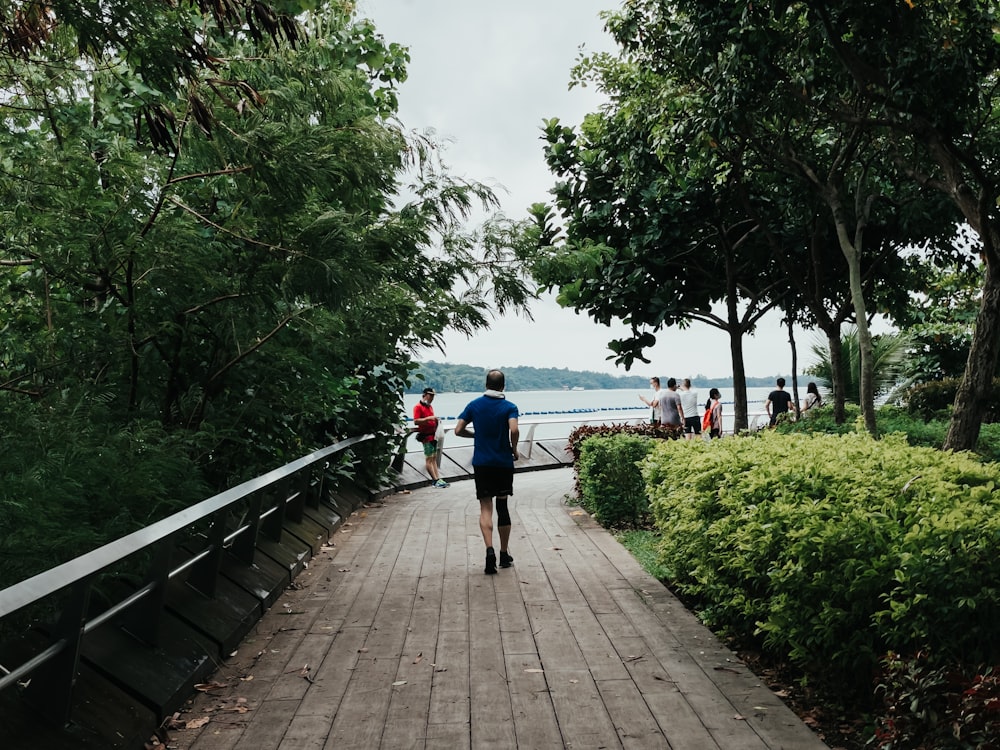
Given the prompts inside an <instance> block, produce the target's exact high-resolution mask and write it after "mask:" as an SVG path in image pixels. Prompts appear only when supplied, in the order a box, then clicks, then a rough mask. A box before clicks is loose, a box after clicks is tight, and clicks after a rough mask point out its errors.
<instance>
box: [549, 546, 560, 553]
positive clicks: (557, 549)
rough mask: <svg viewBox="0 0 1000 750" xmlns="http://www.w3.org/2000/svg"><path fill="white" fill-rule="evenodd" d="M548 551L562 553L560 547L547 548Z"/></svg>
mask: <svg viewBox="0 0 1000 750" xmlns="http://www.w3.org/2000/svg"><path fill="white" fill-rule="evenodd" d="M549 549H551V550H555V551H556V552H562V547H549Z"/></svg>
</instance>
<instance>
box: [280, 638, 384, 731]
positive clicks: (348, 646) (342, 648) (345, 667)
mask: <svg viewBox="0 0 1000 750" xmlns="http://www.w3.org/2000/svg"><path fill="white" fill-rule="evenodd" d="M367 638H368V629H367V628H345V629H343V630H341V631H340V632H339V633H337V634H336V635H335V636H334V639H333V642H332V643H331V644H330V650H329V652H328V653H327V655H326V658H325V659H323V662H322V663H321V664H320V665H319V667H318V668H317V669H316V672H315V673H314V674H313V677H312V680H313V681H312V683H311V684H310V685H309V690H308V691H307V692H306V694H305V695H304V696H303V698H302V701H301V703H300V704H299V708H298V712H297V716H300V717H302V716H309V717H315V718H316V719H318V720H319V722H320V723H323V722H325V723H326V727H327V730H329V727H330V724H332V723H333V717H334V716H335V715H336V713H337V710H338V709H339V707H340V703H341V701H342V700H343V698H344V694H345V693H346V692H347V686H348V684H350V681H351V676H352V675H353V674H354V668H355V667H356V666H357V663H358V659H359V658H360V657H361V654H360V650H361V649H362V648H363V647H364V642H365V640H366V639H367ZM325 736H326V735H325V734H324V737H325Z"/></svg>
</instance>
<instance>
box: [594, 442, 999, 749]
mask: <svg viewBox="0 0 1000 750" xmlns="http://www.w3.org/2000/svg"><path fill="white" fill-rule="evenodd" d="M642 440H644V441H645V442H644V444H641V443H642ZM636 441H637V438H636V437H635V436H634V435H627V436H621V437H610V436H607V433H605V436H604V437H599V438H598V439H594V438H589V439H584V440H580V441H579V444H578V446H577V450H578V451H579V460H578V461H577V464H576V465H577V472H578V485H579V488H580V492H581V503H582V504H583V505H584V507H587V508H588V510H590V511H591V512H592V513H594V515H595V517H597V518H598V519H603V522H605V523H608V522H609V521H610V522H611V523H610V524H609V525H614V524H615V523H617V524H618V525H641V524H643V523H645V522H644V521H643V519H647V518H649V519H651V523H648V525H649V526H650V528H652V529H653V530H654V531H655V533H656V535H657V536H658V538H659V544H658V554H657V560H656V562H657V564H658V565H659V566H660V569H661V570H662V571H665V573H666V580H665V582H666V583H667V584H668V585H669V586H670V587H671V588H673V589H674V590H675V591H676V592H677V593H678V594H679V595H681V596H682V597H684V599H685V600H686V601H687V602H689V603H690V605H691V606H692V607H693V608H694V609H696V610H697V612H698V614H699V617H700V618H701V619H702V620H703V621H704V622H705V623H706V624H708V625H709V626H710V627H712V628H713V629H714V630H716V632H718V633H719V634H720V635H723V636H725V637H728V638H729V639H730V640H731V642H735V643H739V644H745V645H746V646H748V647H752V649H753V650H754V651H756V652H758V653H759V658H758V661H759V663H760V666H761V668H762V669H765V670H769V671H770V672H771V673H772V677H774V678H775V679H778V680H781V679H784V680H786V681H788V682H790V683H791V682H797V683H798V684H799V685H810V686H813V687H817V686H818V687H825V688H826V689H827V691H828V694H835V695H837V696H838V700H840V701H841V702H843V703H845V704H846V705H847V706H848V707H849V709H848V710H853V711H855V712H856V713H857V714H858V716H856V717H854V718H853V719H852V720H849V721H847V724H848V725H849V726H848V727H847V728H846V729H844V730H842V731H844V733H845V735H847V736H845V743H846V744H847V745H849V746H851V747H861V746H863V745H864V744H865V743H868V744H867V746H868V747H875V748H880V749H883V750H889V749H890V748H891V749H892V750H901V749H902V748H929V747H933V748H977V750H987V748H996V747H1000V683H998V678H997V676H996V670H994V669H991V668H988V667H984V666H982V665H990V664H1000V640H998V639H996V638H995V632H996V623H997V622H1000V617H998V616H1000V566H997V565H996V564H995V561H996V560H997V559H1000V495H998V493H997V489H996V488H997V487H998V486H1000V467H998V466H997V465H995V464H992V463H983V462H982V461H980V460H979V459H978V458H977V457H975V456H973V455H972V454H961V453H960V454H953V453H945V452H942V451H938V450H935V449H932V448H922V447H912V446H910V445H908V444H907V440H906V437H905V436H904V435H889V436H887V437H885V438H883V439H881V440H878V441H876V440H874V439H872V438H871V437H870V436H868V435H867V434H862V433H847V434H841V435H826V434H780V433H778V432H775V431H765V432H762V433H758V434H755V435H747V436H744V437H740V438H736V439H730V438H727V439H724V440H717V441H713V442H711V443H707V442H704V441H684V440H658V439H653V438H644V439H641V440H640V444H637V442H636ZM610 465H614V466H615V467H616V469H615V470H611V469H609V468H607V467H609V466H610ZM636 482H638V483H639V486H641V487H642V488H643V489H644V492H645V498H644V499H643V500H636V499H635V494H634V487H635V483H636ZM602 483H603V484H602ZM623 488H624V489H623ZM751 661H753V659H751ZM779 666H780V667H781V668H780V669H779ZM791 675H794V676H791ZM800 693H801V691H800ZM821 694H822V691H821V692H817V693H813V695H814V696H818V695H821ZM817 699H818V700H822V699H821V698H817ZM790 702H791V703H793V704H794V703H795V701H790ZM869 712H870V719H867V718H864V717H862V716H861V714H863V713H869ZM827 713H828V714H830V715H831V716H833V717H834V718H835V720H836V721H838V722H841V723H843V718H842V717H841V716H837V714H843V710H842V709H836V708H835V707H833V708H831V710H829V711H827Z"/></svg>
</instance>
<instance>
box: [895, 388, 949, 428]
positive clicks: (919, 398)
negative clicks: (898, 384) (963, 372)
mask: <svg viewBox="0 0 1000 750" xmlns="http://www.w3.org/2000/svg"><path fill="white" fill-rule="evenodd" d="M957 391H958V379H956V378H945V379H944V380H932V381H930V382H929V383H918V384H917V385H915V386H913V387H912V388H911V389H910V390H908V391H907V392H906V394H905V395H904V396H903V403H904V404H905V405H906V409H907V411H908V412H909V413H910V414H912V415H913V416H915V417H918V418H920V419H922V420H924V421H925V422H927V421H930V420H931V419H935V418H941V417H943V416H946V415H947V414H948V412H949V411H950V410H951V406H952V404H954V403H955V393H956V392H957Z"/></svg>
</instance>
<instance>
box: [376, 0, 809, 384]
mask: <svg viewBox="0 0 1000 750" xmlns="http://www.w3.org/2000/svg"><path fill="white" fill-rule="evenodd" d="M617 7H619V5H618V4H617V2H616V0H507V2H502V3H494V2H491V3H486V2H477V1H476V0H360V1H359V2H358V12H359V15H361V16H365V17H368V18H371V19H372V20H373V21H374V22H375V25H376V27H377V29H378V30H379V32H380V33H381V34H382V35H383V36H384V37H385V39H386V41H387V42H398V43H400V44H403V45H406V46H408V47H409V48H410V56H411V62H410V65H409V69H408V70H409V78H408V79H407V81H406V82H405V83H404V84H403V86H402V88H401V91H400V112H399V118H400V120H401V122H402V123H403V125H404V126H405V127H406V128H408V129H411V130H418V131H423V130H426V129H428V128H430V129H433V130H434V131H436V133H437V136H438V138H439V139H444V140H446V141H448V142H449V144H450V145H449V146H448V149H447V151H446V154H445V161H446V163H447V164H449V166H450V167H451V169H452V171H453V173H455V174H456V175H459V176H462V177H467V178H469V179H474V180H478V181H480V182H484V183H486V184H488V185H490V186H492V187H494V188H495V189H496V190H497V193H498V195H499V197H500V200H501V204H502V209H501V210H502V211H503V213H504V214H506V215H507V216H509V217H510V218H513V219H523V218H526V217H527V208H528V206H529V205H531V204H532V203H535V202H549V201H550V196H549V193H548V190H549V188H550V187H551V186H552V184H553V183H554V181H555V180H554V178H553V176H552V175H551V174H550V173H549V171H548V169H547V167H546V166H545V160H544V157H543V155H542V141H541V124H542V120H543V119H545V118H551V117H558V118H559V120H560V121H562V122H563V123H565V124H568V125H573V126H576V125H579V123H580V122H581V120H582V119H583V116H584V115H585V114H586V113H588V112H591V111H594V110H596V109H597V107H598V106H599V105H600V103H601V99H600V98H599V95H598V94H597V92H595V91H593V90H592V89H581V88H575V89H573V90H572V91H570V90H569V89H568V83H569V77H570V69H571V68H572V66H573V64H574V62H575V61H576V59H577V57H578V55H579V53H580V48H581V45H582V47H583V50H584V51H585V52H587V53H590V52H595V51H600V50H611V49H612V44H611V39H610V38H609V37H608V36H607V34H606V33H605V32H604V30H603V23H602V21H601V20H600V18H599V17H598V14H599V13H600V11H602V10H607V9H613V8H617ZM532 314H533V315H534V318H535V320H534V322H528V321H526V320H524V319H523V318H517V317H507V318H502V319H498V320H497V321H495V322H494V324H493V325H492V327H491V329H490V330H489V331H486V332H483V333H480V334H479V335H478V336H476V337H475V338H474V339H471V340H470V339H467V338H466V337H465V336H463V335H460V334H456V333H452V334H449V335H448V336H447V337H446V351H445V352H444V353H442V352H440V351H439V350H437V349H429V350H428V351H426V352H424V353H423V354H422V355H421V357H420V358H421V359H424V360H434V361H437V362H451V363H455V364H468V365H474V366H479V367H483V368H487V367H512V366H532V367H560V368H561V367H566V368H569V369H571V370H592V371H597V372H613V373H617V374H626V373H625V370H624V369H623V368H616V367H615V365H614V363H613V362H612V361H608V360H607V357H608V356H609V355H610V354H611V352H610V351H609V350H608V348H607V342H608V341H610V340H611V339H613V338H618V337H620V336H622V335H624V334H625V333H626V332H627V327H626V326H620V327H617V328H607V327H604V326H601V325H598V324H596V323H594V322H593V321H591V319H590V318H589V317H588V316H587V315H586V314H577V313H575V312H573V311H572V310H568V309H563V308H560V307H559V306H558V305H557V304H556V303H555V301H554V300H552V299H548V300H544V301H540V302H538V303H536V304H535V305H534V307H533V308H532ZM656 336H657V344H656V346H655V347H653V348H652V349H650V350H647V352H646V356H647V357H648V358H649V359H651V360H652V364H650V365H645V364H643V363H642V362H638V363H636V364H635V365H633V367H632V370H631V374H640V375H661V376H663V377H669V376H674V377H677V378H681V377H685V376H694V375H697V374H704V375H706V376H709V377H728V376H730V375H731V374H732V365H731V359H730V354H729V336H728V334H726V333H724V332H722V331H719V330H717V329H715V328H712V327H710V326H707V325H704V324H694V325H692V326H691V327H690V328H688V329H686V330H683V331H682V330H678V329H676V328H672V329H667V330H663V331H660V332H659V333H658V334H656ZM796 336H797V345H798V350H799V368H798V369H799V371H800V372H801V371H802V370H803V369H804V367H805V366H806V365H808V364H809V363H810V361H811V355H810V353H809V349H810V347H811V344H812V342H813V340H814V334H811V333H802V332H798V333H797V334H796ZM787 341H788V336H787V332H786V329H785V327H784V326H783V325H781V321H780V317H779V316H777V315H773V316H771V317H766V318H765V319H764V322H763V324H762V325H760V326H759V327H758V332H757V334H756V335H755V336H754V337H748V338H746V339H744V344H743V346H744V359H745V362H746V372H747V375H749V376H770V375H776V374H779V373H786V374H787V373H788V372H790V371H791V353H790V350H789V347H788V343H787Z"/></svg>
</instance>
